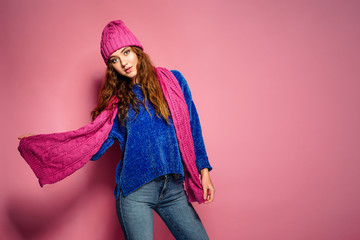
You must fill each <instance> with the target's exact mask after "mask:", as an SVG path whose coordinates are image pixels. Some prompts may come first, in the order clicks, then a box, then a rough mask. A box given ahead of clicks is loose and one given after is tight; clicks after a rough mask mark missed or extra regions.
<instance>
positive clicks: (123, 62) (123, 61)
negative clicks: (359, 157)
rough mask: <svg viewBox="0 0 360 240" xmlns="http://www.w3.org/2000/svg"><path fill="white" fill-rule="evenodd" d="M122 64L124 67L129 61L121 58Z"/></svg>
mask: <svg viewBox="0 0 360 240" xmlns="http://www.w3.org/2000/svg"><path fill="white" fill-rule="evenodd" d="M120 65H121V66H122V67H125V66H126V65H127V61H126V59H125V58H120Z"/></svg>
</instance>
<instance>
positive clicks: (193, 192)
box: [18, 67, 204, 203]
mask: <svg viewBox="0 0 360 240" xmlns="http://www.w3.org/2000/svg"><path fill="white" fill-rule="evenodd" d="M156 74H157V78H158V80H159V82H160V86H161V88H162V91H163V93H164V96H165V99H166V101H167V103H168V106H169V109H170V112H171V117H172V119H173V123H174V126H175V131H176V137H177V139H178V142H179V148H180V152H181V156H182V160H183V164H184V170H185V188H186V192H187V195H188V200H189V202H194V201H197V202H198V203H203V202H204V199H203V190H202V185H201V182H200V178H199V172H198V170H197V167H196V156H195V149H194V143H193V139H192V134H191V128H190V117H189V111H188V108H187V105H186V102H185V98H184V95H183V93H182V90H181V87H180V85H179V83H178V81H177V79H176V78H175V76H174V75H173V74H172V73H171V72H170V71H169V70H167V69H165V68H159V67H158V68H156ZM116 114H117V108H115V109H111V108H107V109H105V110H104V111H102V112H101V113H100V115H99V116H98V117H97V118H96V119H95V120H94V121H92V122H91V123H89V124H87V125H85V126H83V127H81V128H79V129H78V130H75V131H69V132H62V133H52V134H40V135H34V136H30V137H27V138H23V139H22V140H20V143H19V147H18V149H19V152H20V154H21V155H22V157H23V158H24V159H25V160H26V162H27V163H28V164H29V165H30V167H31V169H32V170H33V171H34V173H35V175H36V177H37V178H38V179H39V183H40V186H43V185H45V184H50V183H56V182H58V181H60V180H62V179H64V178H65V177H67V176H69V175H71V174H72V173H74V172H75V171H77V170H78V169H80V168H81V167H83V166H84V165H85V164H86V163H87V162H88V161H89V160H90V159H91V157H92V156H93V155H94V154H95V153H97V152H98V151H99V149H100V147H101V145H102V144H103V143H104V142H105V141H106V139H107V137H108V135H109V132H110V130H111V128H112V125H113V122H114V119H115V116H116Z"/></svg>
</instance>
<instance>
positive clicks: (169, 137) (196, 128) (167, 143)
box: [91, 70, 212, 198]
mask: <svg viewBox="0 0 360 240" xmlns="http://www.w3.org/2000/svg"><path fill="white" fill-rule="evenodd" d="M171 72H172V73H173V74H174V76H175V77H176V79H177V80H178V81H179V84H180V87H181V89H182V91H183V93H184V97H185V100H186V104H187V106H188V108H189V115H190V125H191V133H192V136H193V142H194V146H195V155H196V166H197V168H198V170H199V171H200V170H201V169H203V168H209V170H211V169H212V167H211V166H210V164H209V161H208V157H207V154H206V150H205V145H204V140H203V137H202V132H201V126H200V121H199V117H198V114H197V111H196V108H195V105H194V102H193V100H192V97H191V92H190V89H189V86H188V85H187V82H186V80H185V78H184V77H183V76H182V74H181V73H180V72H179V71H175V70H172V71H171ZM132 90H133V92H134V93H135V95H136V97H137V98H138V99H139V100H140V101H142V100H143V94H142V92H141V86H139V85H137V84H136V85H134V87H133V89H132ZM147 107H148V111H149V112H147V111H146V109H145V108H144V107H143V106H142V105H141V104H139V113H138V115H137V116H136V112H135V111H134V110H133V109H132V108H131V107H130V108H129V110H128V119H127V120H126V122H125V126H121V124H120V123H119V119H118V117H116V118H115V120H114V124H113V127H112V129H111V131H110V133H109V136H108V139H107V140H106V141H105V142H104V144H103V145H102V146H101V148H100V150H99V151H98V152H97V153H96V154H95V155H94V156H93V157H92V158H91V160H97V159H99V158H100V157H101V155H102V154H104V153H105V151H106V150H107V149H108V148H109V147H110V146H111V145H112V144H113V143H114V141H115V140H117V141H118V142H119V144H120V148H121V150H122V153H123V154H122V157H121V159H120V161H119V163H118V165H117V167H116V175H115V181H116V188H115V191H114V195H115V197H116V198H117V197H118V196H119V192H120V191H122V193H123V194H124V196H127V195H128V194H130V193H131V192H133V191H135V190H136V189H138V188H140V187H141V186H143V185H144V184H146V183H148V182H150V181H151V180H153V179H155V178H157V177H159V176H162V175H165V174H169V173H177V174H181V175H182V176H183V178H184V167H183V165H182V161H181V154H180V150H179V145H178V142H177V139H176V133H175V128H174V125H173V122H172V119H169V120H170V123H169V124H168V123H166V121H165V120H164V119H162V118H160V117H158V116H156V114H155V109H154V108H153V106H152V105H151V103H149V101H148V102H147ZM149 113H150V114H149ZM150 115H151V116H150Z"/></svg>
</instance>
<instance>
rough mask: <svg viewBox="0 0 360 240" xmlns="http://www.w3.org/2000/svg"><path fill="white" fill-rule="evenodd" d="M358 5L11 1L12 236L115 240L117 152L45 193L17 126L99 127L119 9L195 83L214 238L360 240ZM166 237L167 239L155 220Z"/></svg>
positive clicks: (7, 186) (5, 173) (5, 235)
mask: <svg viewBox="0 0 360 240" xmlns="http://www.w3.org/2000/svg"><path fill="white" fill-rule="evenodd" d="M359 12H360V3H359V1H340V0H339V1H327V0H324V1H319V0H313V1H300V0H293V1H280V0H278V1H276V0H273V1H268V0H258V1H236V0H233V1H230V0H225V1H209V0H206V1H205V0H204V1H190V0H189V1H185V0H182V1H160V0H156V1H148V0H143V1H140V0H139V1H119V0H117V1H103V0H98V1H96V0H93V1H88V0H83V1H79V0H71V1H69V0H62V1H49V0H33V1H25V0H11V1H10V0H9V1H1V5H0V23H1V28H0V31H1V32H0V47H1V63H0V71H1V95H0V96H1V98H2V99H1V110H2V112H3V114H2V117H1V148H2V151H1V152H2V157H1V162H0V164H1V165H0V176H1V181H0V187H1V194H0V234H1V235H0V238H1V239H16V240H17V239H30V240H31V239H40V240H42V239H44V240H45V239H55V240H56V239H119V236H120V235H121V230H120V226H119V224H118V222H117V218H116V213H115V201H114V197H113V195H112V191H113V187H114V182H113V178H114V171H115V169H114V167H115V165H116V161H118V159H116V156H117V154H118V151H119V150H118V148H116V147H115V148H113V149H111V150H110V151H109V152H107V153H106V155H105V156H104V157H103V159H102V160H101V161H98V162H96V163H89V164H87V166H86V167H85V168H84V169H81V170H80V171H78V172H77V173H75V174H74V175H72V176H70V177H69V178H67V179H65V180H64V181H62V182H60V183H57V184H54V185H47V186H45V187H44V188H40V187H39V185H38V183H37V181H36V178H35V176H34V174H33V173H32V171H31V170H30V168H29V167H28V166H27V164H26V163H25V161H24V160H23V159H22V158H21V157H20V155H19V153H18V152H17V145H18V140H17V138H16V137H17V136H19V135H21V134H24V133H50V132H57V131H66V130H73V129H76V128H78V127H80V126H82V125H83V124H85V123H88V122H89V112H90V111H91V109H92V108H93V107H94V106H95V99H96V93H97V90H98V88H99V82H100V81H101V79H102V76H103V72H104V69H105V68H104V67H105V66H104V64H103V62H102V59H101V56H100V53H99V41H100V34H101V31H102V28H103V27H104V26H105V24H106V23H107V22H108V21H110V20H113V19H119V18H120V19H123V20H124V21H125V22H126V24H127V25H128V26H129V28H130V29H131V30H132V31H133V32H134V33H135V34H136V35H137V36H138V38H139V39H140V41H141V42H142V43H143V45H144V46H145V50H146V52H148V53H149V54H150V56H152V59H153V61H154V62H155V64H156V65H158V66H164V67H168V68H170V69H179V70H180V71H181V72H182V73H183V74H184V76H185V77H186V78H187V79H188V82H189V85H190V87H191V89H192V92H193V97H194V99H195V102H196V103H197V108H198V111H199V114H200V118H201V120H202V126H203V131H204V136H205V142H206V145H207V149H208V154H209V157H210V159H211V163H212V165H213V167H214V171H213V172H212V178H213V181H214V184H215V187H216V190H217V192H216V199H215V202H214V203H213V204H210V205H201V206H199V205H196V206H195V207H196V209H197V210H198V212H199V214H200V216H201V218H202V219H203V222H204V224H205V227H206V229H207V230H208V232H209V235H210V238H211V239H218V240H222V239H244V240H245V239H246V240H260V239H268V240H271V239H277V240H279V239H281V240H282V239H284V240H285V239H286V240H287V239H291V240H298V239H299V240H300V239H301V240H303V239H306V240H315V239H316V240H319V239H327V240H335V239H346V240H353V239H360V228H359V226H360V204H359V202H360V188H359V182H360V170H359V169H360V161H359V160H360V147H359V144H360V137H359V136H360V124H359V122H360V112H359V106H360V94H359V90H360V82H359V80H360V70H359V69H360V68H359V66H360V44H359V43H360V26H359V25H360V24H359V23H360V14H359ZM155 239H171V238H170V237H169V232H168V231H167V230H166V228H165V226H164V225H163V224H162V222H160V221H159V219H158V218H157V217H156V225H155Z"/></svg>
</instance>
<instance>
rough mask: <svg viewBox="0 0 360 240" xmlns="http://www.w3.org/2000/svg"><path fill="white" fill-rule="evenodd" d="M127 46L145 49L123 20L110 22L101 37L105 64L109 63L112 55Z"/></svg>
mask: <svg viewBox="0 0 360 240" xmlns="http://www.w3.org/2000/svg"><path fill="white" fill-rule="evenodd" d="M126 46H137V47H140V48H141V49H143V47H142V45H141V43H140V42H139V40H138V39H137V38H136V37H135V36H134V34H132V32H130V30H129V29H128V28H127V27H126V26H125V24H124V22H123V21H121V20H114V21H111V22H109V23H108V24H107V25H106V26H105V28H104V30H103V32H102V36H101V42H100V49H101V55H102V57H103V59H104V62H105V64H107V63H108V61H109V58H110V55H111V54H112V53H113V52H115V51H116V50H119V49H120V48H123V47H126Z"/></svg>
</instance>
